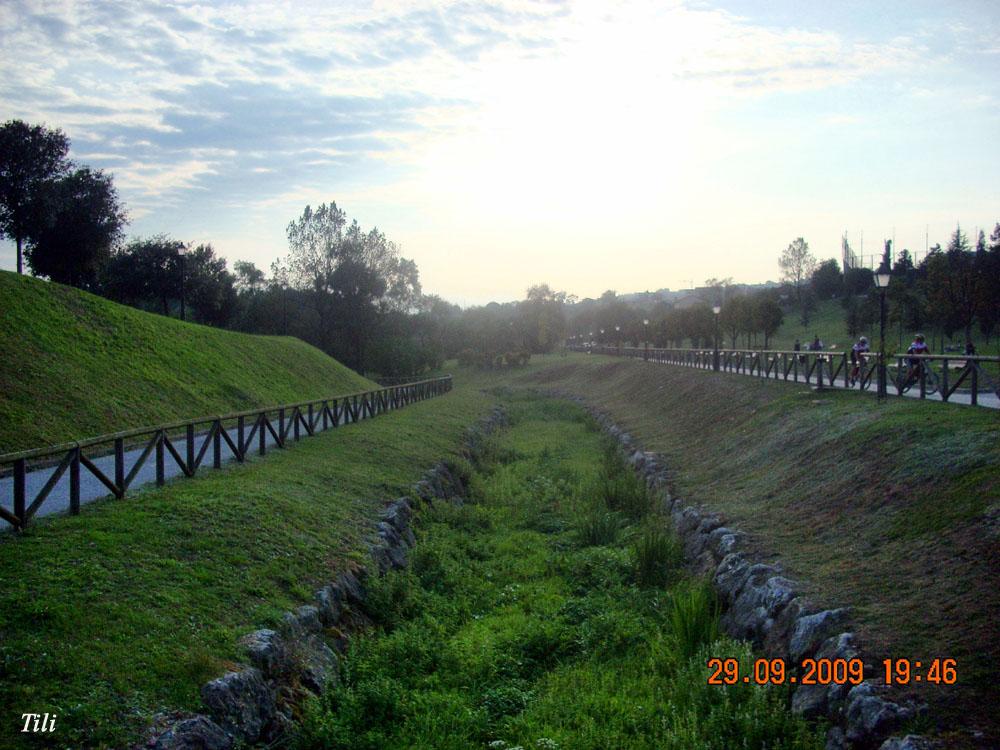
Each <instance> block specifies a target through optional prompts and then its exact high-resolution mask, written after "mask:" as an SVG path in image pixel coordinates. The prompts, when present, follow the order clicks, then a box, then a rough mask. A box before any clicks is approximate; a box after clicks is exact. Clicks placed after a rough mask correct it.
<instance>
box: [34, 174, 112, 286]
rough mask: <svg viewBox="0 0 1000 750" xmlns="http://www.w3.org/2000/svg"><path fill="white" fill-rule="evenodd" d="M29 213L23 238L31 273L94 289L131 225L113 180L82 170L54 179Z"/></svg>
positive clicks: (44, 186) (43, 187)
mask: <svg viewBox="0 0 1000 750" xmlns="http://www.w3.org/2000/svg"><path fill="white" fill-rule="evenodd" d="M31 213H32V219H31V221H30V223H29V224H30V225H29V226H28V227H27V228H26V229H25V237H24V238H25V240H26V241H27V251H26V258H27V261H28V265H30V266H31V271H32V273H34V274H35V275H40V276H48V277H49V278H50V279H52V280H53V281H58V282H60V283H62V284H70V285H72V286H76V287H82V288H88V289H90V288H94V287H95V286H96V283H97V277H98V272H99V271H100V269H101V267H102V266H103V265H104V264H105V263H106V262H107V261H108V259H109V258H110V257H111V251H112V250H113V249H114V247H115V246H116V245H117V244H118V243H119V242H120V241H121V239H122V236H123V234H124V228H125V225H126V224H127V222H128V216H127V214H126V212H125V209H124V208H123V207H122V205H121V203H120V202H119V200H118V192H117V191H116V190H115V187H114V184H113V183H112V181H111V175H107V174H104V173H103V172H102V171H101V170H95V171H91V170H90V169H89V168H88V167H82V168H80V169H77V170H75V171H73V172H71V173H70V174H67V175H66V176H64V177H61V178H59V179H56V180H50V181H48V182H46V183H44V185H43V186H42V187H40V188H39V190H38V192H37V194H36V196H35V200H34V202H33V204H32V212H31Z"/></svg>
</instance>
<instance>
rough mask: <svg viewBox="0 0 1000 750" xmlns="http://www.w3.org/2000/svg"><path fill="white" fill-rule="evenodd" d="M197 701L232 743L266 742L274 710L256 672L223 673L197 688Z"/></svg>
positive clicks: (258, 672)
mask: <svg viewBox="0 0 1000 750" xmlns="http://www.w3.org/2000/svg"><path fill="white" fill-rule="evenodd" d="M201 699H202V701H203V702H204V704H205V706H206V707H207V708H208V713H209V715H210V716H211V717H212V718H213V719H214V720H215V721H216V722H217V723H218V724H219V725H220V726H221V727H222V728H223V729H225V730H226V731H227V732H229V734H231V735H233V737H234V738H235V739H236V740H241V741H243V742H248V743H253V742H257V741H259V740H262V739H264V740H266V739H269V737H268V734H269V729H270V727H271V723H272V722H273V721H274V718H275V713H276V711H277V707H276V706H275V703H274V695H273V694H272V693H271V691H270V690H269V689H268V687H267V685H266V684H265V683H264V678H263V676H262V675H261V673H260V670H258V669H255V668H253V667H251V668H249V669H244V670H243V671H242V672H227V673H226V674H225V675H223V676H222V677H219V678H218V679H215V680H212V681H211V682H208V683H206V684H205V685H204V686H203V687H202V688H201Z"/></svg>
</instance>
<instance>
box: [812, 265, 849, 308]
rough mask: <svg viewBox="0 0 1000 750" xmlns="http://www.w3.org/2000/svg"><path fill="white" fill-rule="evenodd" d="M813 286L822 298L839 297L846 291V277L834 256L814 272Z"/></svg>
mask: <svg viewBox="0 0 1000 750" xmlns="http://www.w3.org/2000/svg"><path fill="white" fill-rule="evenodd" d="M812 288H813V291H814V292H815V293H816V296H817V297H819V298H820V299H832V298H833V297H839V296H840V295H841V294H842V293H843V291H844V277H843V276H842V275H841V273H840V266H838V265H837V261H835V260H834V259H833V258H830V259H829V260H824V261H823V262H822V263H820V264H819V265H818V266H817V267H816V270H815V271H813V273H812Z"/></svg>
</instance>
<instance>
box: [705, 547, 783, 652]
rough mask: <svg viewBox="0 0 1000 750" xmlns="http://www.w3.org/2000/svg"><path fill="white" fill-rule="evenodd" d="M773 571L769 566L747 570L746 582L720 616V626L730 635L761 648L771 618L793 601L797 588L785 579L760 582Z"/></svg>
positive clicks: (769, 627) (771, 578) (772, 577)
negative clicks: (751, 642) (749, 641)
mask: <svg viewBox="0 0 1000 750" xmlns="http://www.w3.org/2000/svg"><path fill="white" fill-rule="evenodd" d="M755 569H756V570H755ZM773 570H774V569H773V568H771V567H770V566H769V565H760V566H757V565H752V566H750V572H749V575H748V578H747V582H746V583H745V584H744V586H743V588H742V589H741V590H740V593H739V594H738V595H737V597H736V599H735V600H734V601H733V603H732V606H731V607H730V608H729V610H728V611H727V612H726V613H725V614H724V615H723V616H722V625H723V627H725V629H726V632H728V633H729V634H730V635H732V636H734V637H735V638H744V639H747V640H752V641H753V642H754V644H755V645H757V646H760V645H761V643H762V640H763V637H764V636H765V635H767V633H768V631H770V630H771V627H772V625H773V623H774V618H775V617H777V616H778V614H779V613H780V612H781V610H782V608H783V607H784V606H785V605H786V604H788V603H789V602H790V601H791V600H792V599H793V598H795V593H796V592H795V586H796V584H795V583H794V582H792V581H790V580H788V579H787V578H783V577H781V576H776V575H771V576H770V577H769V578H765V579H764V580H763V581H761V580H760V579H761V578H763V577H764V576H766V575H769V574H770V573H771V572H773Z"/></svg>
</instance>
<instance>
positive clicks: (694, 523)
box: [133, 392, 937, 750]
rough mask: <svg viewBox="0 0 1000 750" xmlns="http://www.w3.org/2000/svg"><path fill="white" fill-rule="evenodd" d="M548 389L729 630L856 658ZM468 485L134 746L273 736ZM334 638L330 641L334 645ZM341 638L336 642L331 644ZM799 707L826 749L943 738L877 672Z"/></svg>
mask: <svg viewBox="0 0 1000 750" xmlns="http://www.w3.org/2000/svg"><path fill="white" fill-rule="evenodd" d="M549 395H554V396H558V397H560V398H567V399H570V400H573V401H576V402H577V403H580V404H582V405H583V406H584V408H586V409H587V411H588V412H589V413H590V414H591V415H592V416H593V417H594V418H595V420H596V421H597V422H598V424H599V425H600V426H601V427H602V429H603V430H604V432H605V433H606V434H607V435H609V436H610V437H611V438H612V439H613V440H614V441H615V442H616V443H617V444H618V446H619V447H620V449H621V450H622V452H623V453H624V455H625V457H626V461H627V463H628V465H630V466H631V467H632V468H633V469H634V470H635V471H636V473H637V474H638V475H639V477H640V478H641V479H642V480H643V481H644V482H645V484H646V486H647V488H648V489H649V491H650V492H651V493H652V494H653V496H654V497H655V498H656V499H657V501H658V505H659V508H660V511H661V512H662V513H663V514H664V515H665V516H669V517H670V519H671V520H672V523H673V525H674V528H675V529H676V531H677V533H678V535H679V536H680V538H681V540H682V542H683V544H684V550H685V556H686V558H687V560H688V561H689V563H690V564H691V565H692V566H693V567H694V568H695V569H697V570H698V571H700V572H702V573H704V574H706V575H709V576H710V577H711V579H712V582H713V584H714V586H715V589H716V591H717V592H718V594H719V597H720V599H721V601H722V603H723V605H724V613H723V615H722V620H721V626H722V628H723V629H724V630H725V631H726V632H727V633H728V634H729V635H731V636H733V637H735V638H739V639H743V640H747V641H750V642H752V643H753V644H754V646H755V647H756V648H757V649H759V650H761V651H763V653H765V654H766V655H768V656H769V657H772V658H774V657H780V658H783V659H785V660H787V661H788V662H789V663H800V662H801V660H802V659H805V658H808V657H812V658H817V659H819V658H828V659H852V658H856V657H858V656H859V655H860V650H859V646H858V644H857V641H856V638H855V636H854V634H853V633H852V632H851V631H850V630H849V628H848V625H849V613H848V612H847V610H845V609H833V610H829V609H822V608H820V607H817V606H815V605H814V604H813V603H812V602H810V601H809V600H808V599H806V598H805V597H804V596H802V595H801V594H800V593H799V592H800V590H801V588H802V587H801V586H800V585H799V584H798V583H796V582H795V581H793V580H791V579H789V578H787V577H785V576H783V575H782V571H781V570H780V568H779V567H778V566H773V565H767V564H763V563H759V562H754V561H753V560H752V559H750V557H749V556H748V555H747V554H746V553H744V552H743V551H741V547H742V546H743V545H742V540H743V539H744V535H743V534H741V533H740V532H739V531H738V530H735V529H732V528H729V527H727V526H725V525H724V523H723V521H722V519H721V518H720V517H719V516H718V515H716V514H713V513H710V512H707V511H705V510H704V509H702V508H698V507H695V506H692V505H688V504H687V503H686V502H685V501H683V500H682V499H681V498H675V497H673V496H672V495H671V493H670V490H669V488H668V469H667V466H666V464H665V463H664V461H663V458H662V456H660V455H659V454H656V453H651V452H646V451H643V450H642V449H641V448H640V446H639V445H638V443H637V442H636V441H635V440H634V439H633V438H632V437H631V435H629V434H628V433H627V432H625V431H624V430H622V429H621V428H620V427H618V426H617V425H615V424H614V422H613V421H612V420H611V418H610V417H608V415H606V414H604V413H602V412H600V411H599V410H596V409H595V408H593V407H590V406H589V405H587V404H586V402H585V401H584V400H583V399H582V398H580V397H576V396H569V395H567V394H563V393H558V392H557V393H551V392H550V394H549ZM506 421H507V418H506V415H505V413H504V412H503V410H502V409H501V408H499V407H498V408H496V409H495V410H494V411H493V412H492V413H491V414H490V415H489V417H487V418H486V419H484V420H482V421H481V422H480V423H479V424H477V425H476V426H475V427H472V428H470V429H469V430H468V431H467V433H466V436H465V439H464V440H463V453H465V454H466V455H470V456H472V455H476V453H477V452H478V451H479V450H480V448H481V445H482V442H483V440H484V439H485V438H486V437H487V436H488V435H489V434H490V433H491V432H492V431H493V430H494V429H496V428H497V427H498V426H501V425H503V424H505V423H506ZM465 492H466V488H465V487H464V486H463V484H462V481H461V480H460V479H459V478H457V477H456V476H455V475H454V474H453V473H452V472H451V470H450V469H449V468H448V466H447V465H446V464H445V463H443V462H439V463H438V464H436V465H435V466H434V467H433V468H432V469H430V470H429V471H428V472H427V473H426V474H425V475H424V477H423V478H422V479H421V480H420V481H419V482H417V483H416V484H415V485H414V487H413V497H412V498H410V497H402V498H399V499H397V500H395V501H393V502H391V503H389V504H388V505H387V506H386V508H385V509H384V510H383V511H382V513H381V514H380V515H379V519H378V521H377V523H376V527H375V537H374V541H373V542H372V544H371V545H370V550H369V551H370V555H371V563H370V564H369V566H367V567H365V566H356V567H354V568H352V569H349V570H346V571H344V572H343V573H341V574H340V575H339V576H338V577H337V578H336V580H334V581H333V582H331V583H329V584H328V585H326V586H324V587H323V588H321V589H320V590H318V591H317V592H316V593H315V600H314V603H313V604H307V605H303V606H301V607H299V608H298V609H297V610H295V611H294V612H287V613H285V615H284V616H283V619H282V624H281V626H280V627H279V628H277V629H275V630H270V629H267V630H257V631H254V632H251V633H248V634H246V635H245V636H244V637H243V638H242V639H241V640H240V643H241V646H242V647H243V651H244V653H245V655H246V659H247V662H248V663H247V664H246V665H244V666H243V668H241V669H240V670H238V671H233V672H228V673H226V674H225V675H223V676H221V677H219V678H217V679H215V680H212V681H210V682H208V683H206V684H205V685H204V686H203V687H202V690H201V695H202V702H203V705H204V711H203V713H199V714H181V713H174V714H169V715H168V714H161V715H158V716H157V717H155V718H154V722H153V725H152V726H151V727H149V729H148V730H147V732H146V734H145V738H144V739H143V741H141V742H140V743H139V744H137V745H135V746H134V748H133V750H139V748H148V749H149V750H195V749H198V750H232V748H234V747H238V746H240V745H253V744H258V743H272V742H274V741H275V740H277V739H279V738H280V737H281V736H282V735H284V734H285V733H286V732H287V731H288V730H289V729H291V728H292V727H293V720H292V716H293V713H294V711H295V709H296V707H297V706H298V705H300V704H301V703H302V702H303V700H304V699H305V698H306V697H307V696H309V695H315V694H319V693H320V692H321V691H322V690H323V687H324V685H325V684H326V682H327V681H328V680H329V679H331V678H332V677H334V676H335V675H336V672H337V665H338V657H337V653H336V652H338V651H339V652H340V653H344V652H345V651H346V649H347V645H348V637H349V635H350V634H351V633H352V632H355V631H357V630H358V629H359V628H361V627H363V626H364V625H365V624H366V621H365V617H364V615H363V614H361V611H360V606H359V605H360V604H361V603H362V602H363V601H364V598H365V585H364V584H365V580H366V578H367V576H368V575H384V574H385V573H386V572H387V571H388V570H390V569H399V568H403V567H405V566H406V565H407V560H408V557H407V551H408V550H409V548H410V547H412V546H413V544H414V536H413V532H412V530H411V528H410V521H411V519H412V517H413V512H414V510H415V509H416V508H418V507H419V506H420V505H421V504H424V503H433V502H436V501H439V500H449V501H452V502H461V501H462V500H461V498H462V497H463V496H464V495H465ZM328 644H330V645H328ZM331 645H332V648H331ZM791 707H792V710H793V711H795V712H796V713H799V714H801V715H803V716H805V717H808V718H814V719H826V720H828V721H829V722H830V724H831V728H830V730H829V731H828V734H827V742H826V747H827V750H848V749H851V750H869V749H874V748H878V749H879V750H927V749H928V748H934V747H937V744H936V743H934V742H932V741H930V740H928V739H926V738H924V737H919V736H916V735H907V736H905V737H892V736H890V735H891V734H892V733H893V732H894V731H896V730H898V729H899V728H900V726H901V725H902V724H903V723H904V722H905V721H907V720H908V719H910V718H912V717H914V716H916V715H917V714H919V713H922V712H924V711H925V710H926V708H925V707H924V706H914V705H900V704H899V703H895V702H893V701H891V700H889V699H888V698H887V697H885V695H884V686H882V685H878V684H876V683H875V682H873V681H871V680H865V681H864V682H862V683H861V684H859V685H857V686H854V687H850V686H848V685H829V686H826V685H799V686H798V687H797V689H796V690H795V691H794V693H793V694H792V706H791Z"/></svg>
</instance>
